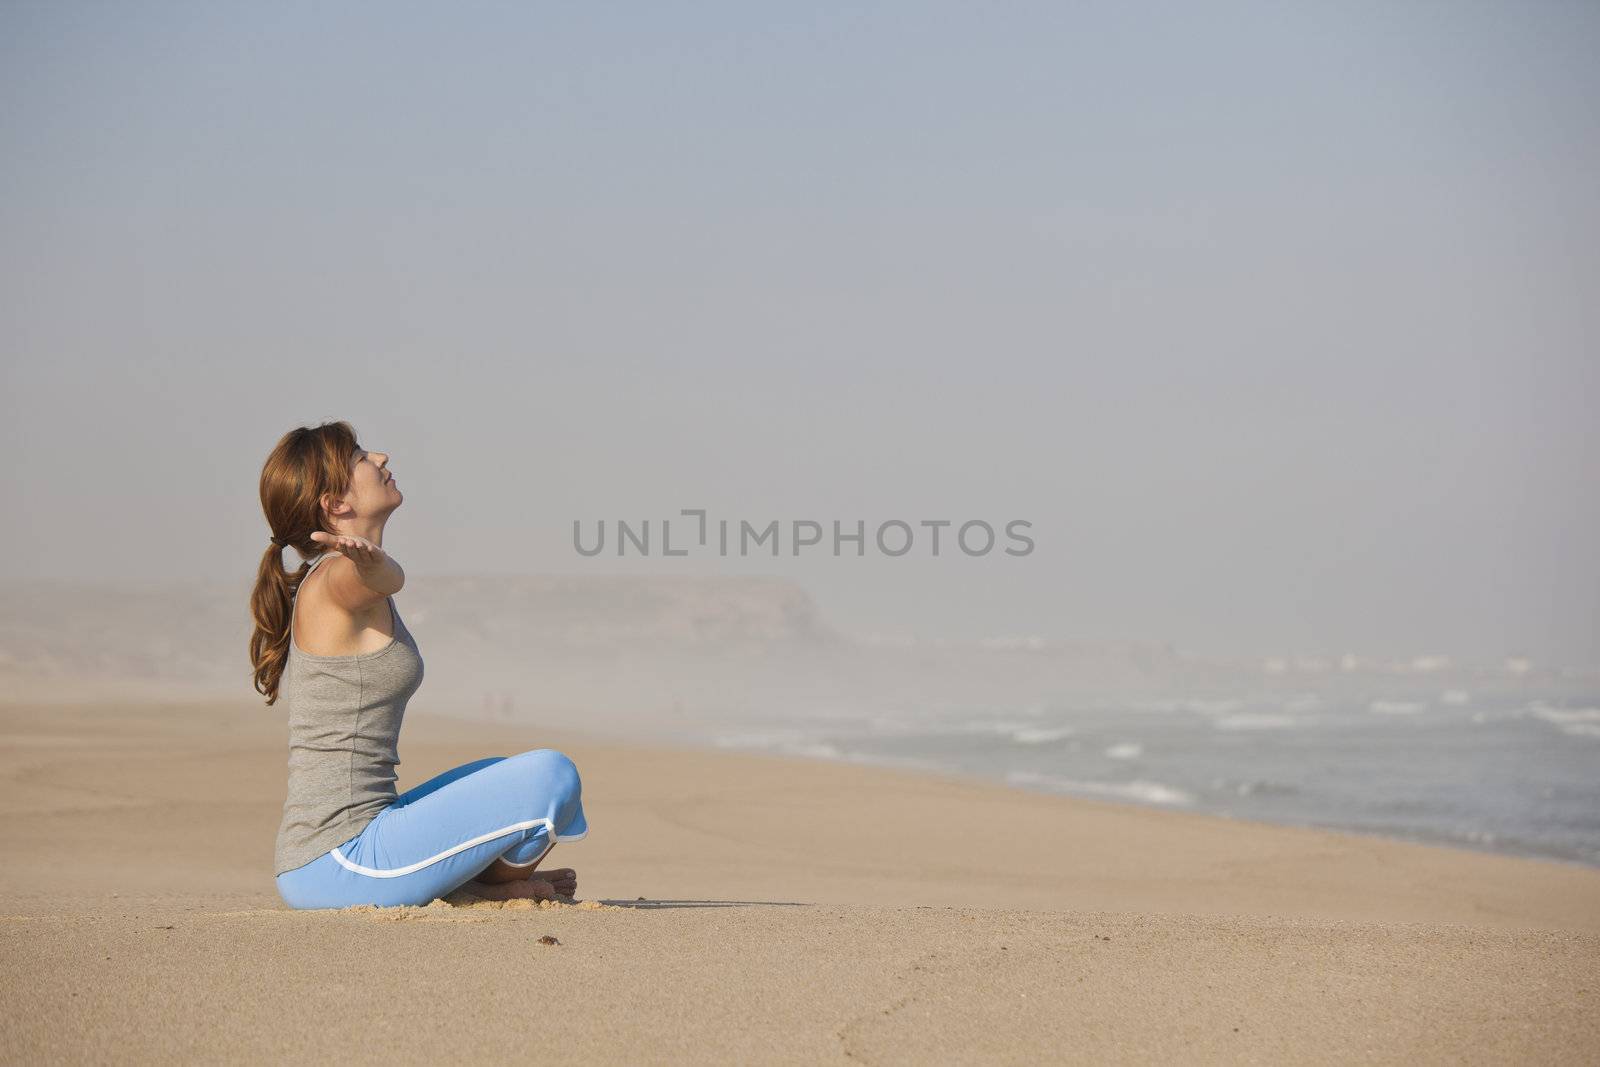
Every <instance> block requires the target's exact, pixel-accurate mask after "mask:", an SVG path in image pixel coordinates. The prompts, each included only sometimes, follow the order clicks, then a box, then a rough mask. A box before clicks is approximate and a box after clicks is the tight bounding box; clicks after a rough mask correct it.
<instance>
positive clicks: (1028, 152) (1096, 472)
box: [0, 2, 1600, 663]
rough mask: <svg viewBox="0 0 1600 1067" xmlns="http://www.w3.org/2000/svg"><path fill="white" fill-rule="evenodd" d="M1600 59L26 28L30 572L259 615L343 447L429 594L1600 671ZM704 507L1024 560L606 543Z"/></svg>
mask: <svg viewBox="0 0 1600 1067" xmlns="http://www.w3.org/2000/svg"><path fill="white" fill-rule="evenodd" d="M1597 52H1600V7H1597V6H1596V5H1593V4H1582V3H1570V4H1552V3H1530V2H1512V3H1504V4H1492V5H1486V4H1467V3H1457V2H1451V3H1439V4H1424V3H1407V4H1392V3H1374V4H1358V3H1346V2H1338V3H1335V2H1328V3H1322V4H1306V5H1290V4H1283V3H1267V4H1260V5H1218V4H1212V5H1199V4H1187V3H1184V4H1173V5H1170V6H1165V5H1163V6H1150V5H1136V4H1125V3H1108V4H1093V5H1083V4H1076V5H1074V4H1061V3H1042V4H1011V5H976V4H972V5H943V4H929V3H920V4H865V5H864V4H849V5H842V4H841V5H831V4H799V5H751V4H742V3H741V4H710V3H696V4H689V5H666V4H636V5H584V4H545V5H535V4H521V3H516V4H443V3H439V4H433V5H399V4H393V3H383V4H377V3H373V4H320V3H319V4H309V3H306V4H292V3H291V4H285V3H270V4H269V3H257V4H253V5H244V4H226V3H221V4H218V3H195V4H137V3H119V4H84V3H79V4H69V3H59V2H51V3H40V4H28V3H17V2H8V3H6V4H5V5H4V6H3V7H0V181H3V189H0V191H3V195H0V345H3V359H4V370H3V400H0V403H3V412H0V414H3V423H0V425H3V429H0V434H3V443H4V449H5V456H6V459H5V463H4V470H3V475H0V477H3V481H0V492H3V494H4V500H5V503H6V509H5V510H6V516H5V517H6V521H5V523H4V532H3V534H0V537H3V538H4V544H3V547H4V555H3V563H0V577H18V576H23V575H33V574H44V575H52V576H66V575H80V576H85V577H89V578H102V577H113V576H118V577H132V576H135V575H148V574H151V573H154V572H161V571H166V572H169V573H174V574H182V575H185V576H192V577H200V578H219V579H223V578H226V579H236V580H241V581H242V580H244V578H246V577H247V576H248V575H249V574H251V573H252V572H253V570H254V567H255V565H256V562H257V560H258V558H259V554H260V552H261V551H262V549H263V548H264V547H266V544H267V537H268V532H267V529H266V525H265V521H264V520H263V518H262V516H261V511H260V505H259V501H258V498H257V496H256V489H257V478H258V475H259V471H260V466H261V462H262V460H263V459H264V458H265V455H266V453H267V451H268V450H269V449H270V448H271V446H272V444H273V443H274V442H275V441H276V440H277V438H278V437H279V436H280V435H281V434H282V433H283V432H284V431H286V430H287V429H289V428H290V427H293V426H296V425H300V424H308V423H315V422H319V421H322V420H324V419H329V418H346V419H349V420H351V421H352V423H353V424H354V425H355V426H356V428H357V430H358V431H359V432H360V434H361V436H362V440H363V443H364V444H366V445H367V446H368V447H371V448H374V449H383V450H387V451H389V452H390V453H391V454H392V456H393V460H392V467H393V469H394V470H395V471H396V472H397V474H398V475H399V480H400V484H401V486H402V489H403V491H404V492H405V494H406V497H407V500H406V504H405V505H404V506H403V507H402V508H401V510H400V511H399V512H397V514H396V515H395V517H394V519H393V520H392V522H391V524H390V526H389V529H388V532H387V534H386V538H385V542H386V544H387V546H388V547H389V548H390V549H391V550H393V551H394V553H395V554H396V556H397V557H399V558H400V559H401V560H402V562H403V563H404V564H405V565H406V567H407V569H408V570H410V571H411V572H412V573H414V574H422V573H437V572H466V571H480V572H481V571H488V572H492V571H517V572H541V571H570V572H578V573H600V572H606V571H619V570H627V571H634V572H643V573H652V574H667V573H680V572H681V573H720V574H728V573H761V574H781V575H787V576H791V577H794V578H796V579H797V580H799V581H801V582H802V583H804V585H805V586H806V587H807V588H808V589H810V590H811V592H812V593H813V594H814V595H815V597H816V598H817V600H818V602H819V604H820V605H821V607H822V609H823V611H824V612H825V613H826V614H827V616H828V617H829V618H830V619H832V620H833V621H834V622H836V623H837V624H839V625H840V626H841V627H842V628H844V629H846V630H849V631H852V632H856V633H883V634H914V635H922V636H928V637H945V636H948V637H973V636H981V635H992V634H1041V635H1047V636H1056V637H1066V638H1133V639H1151V640H1165V641H1171V642H1173V643H1175V644H1176V645H1177V646H1178V647H1180V648H1183V649H1189V650H1194V651H1197V652H1202V653H1219V654H1267V653H1293V652H1325V653H1337V652H1342V651H1345V650H1353V651H1357V652H1365V653H1375V654H1403V655H1413V654H1420V653H1434V652H1444V653H1453V654H1455V655H1458V656H1461V657H1467V658H1473V657H1493V656H1499V655H1502V654H1505V653H1510V652H1524V653H1528V654H1532V655H1534V656H1535V657H1537V658H1544V659H1555V660H1559V661H1565V662H1588V663H1592V662H1597V661H1600V553H1597V551H1596V548H1595V544H1596V541H1597V535H1600V478H1597V474H1600V431H1597V425H1600V422H1597V419H1596V417H1595V412H1594V408H1595V401H1596V387H1597V386H1600V373H1597V363H1600V352H1597V350H1596V340H1595V339H1596V337H1597V336H1600V269H1597V268H1600V251H1597V249H1600V205H1597V198H1596V196H1595V189H1596V187H1597V182H1600V177H1597V176H1600V119H1597V116H1600V73H1597V71H1600V65H1597V64H1596V63H1595V61H1594V57H1595V55H1596V54H1597ZM695 507H703V508H707V509H709V510H710V512H711V514H712V516H713V518H716V517H727V518H732V519H734V520H737V519H740V518H745V519H749V520H750V521H752V522H754V523H758V524H764V523H765V522H767V521H768V520H770V519H780V520H784V521H785V522H787V521H789V520H793V519H814V520H818V521H822V522H825V523H829V522H831V521H832V520H834V519H839V520H841V521H843V522H846V523H848V524H852V525H853V523H854V522H855V520H857V519H863V520H866V521H867V522H868V525H869V529H870V528H871V527H872V526H875V525H876V524H877V523H878V522H881V521H883V520H886V519H894V518H898V519H903V520H905V521H908V522H911V523H913V524H915V523H916V522H918V521H920V520H923V519H951V520H954V521H956V522H962V521H965V520H969V519H984V520H988V521H990V522H992V523H994V524H995V525H997V526H999V525H1003V524H1004V523H1005V522H1006V521H1009V520H1011V519H1025V520H1028V521H1030V522H1032V523H1033V528H1032V531H1031V534H1032V536H1033V537H1034V539H1035V542H1036V546H1037V547H1036V549H1035V551H1034V552H1033V553H1032V555H1030V556H1027V557H1023V558H1014V557H1008V556H1005V555H1003V554H1001V553H999V552H998V551H997V552H995V553H992V554H991V555H989V556H986V557H983V558H967V557H964V556H962V555H961V554H959V553H954V554H952V553H949V552H948V549H947V550H946V552H945V554H943V555H941V557H940V558H938V559H934V558H931V557H930V556H928V555H927V554H926V553H925V552H924V551H921V550H920V546H918V548H916V549H914V550H913V551H912V553H911V554H909V555H907V556H905V557H902V558H899V559H890V558H885V557H883V556H881V555H878V554H876V552H871V553H869V555H868V556H867V557H866V558H864V559H856V558H853V557H846V558H841V559H836V558H833V557H832V556H831V555H824V554H820V553H813V554H812V555H811V556H802V557H801V558H799V559H795V558H793V557H791V556H789V555H788V554H787V545H785V554H784V555H783V556H782V557H780V558H779V559H777V560H774V559H772V558H771V557H770V556H767V557H760V558H752V559H745V560H740V559H737V558H732V559H719V558H717V557H716V556H714V555H699V556H691V557H689V558H687V559H681V560H680V559H670V560H669V559H663V558H660V557H659V556H658V557H654V558H650V559H642V560H636V559H624V560H618V559H617V558H616V557H615V556H614V555H609V556H601V557H598V558H595V559H586V558H583V557H580V556H579V555H578V554H577V553H576V552H575V551H574V550H573V548H572V522H573V520H574V519H583V520H585V521H586V524H588V528H590V529H592V524H593V522H594V521H595V520H597V519H599V518H606V519H608V520H612V521H614V520H615V519H616V518H618V517H626V518H630V519H633V520H635V521H638V520H642V519H645V518H653V519H656V520H658V521H659V519H660V518H663V517H672V516H676V515H677V512H678V510H679V509H681V508H695ZM674 532H675V535H676V533H677V530H676V528H675V531H674ZM657 535H658V536H659V531H657ZM289 557H290V559H294V555H293V553H292V552H291V553H290V554H289ZM241 610H243V609H242V608H241Z"/></svg>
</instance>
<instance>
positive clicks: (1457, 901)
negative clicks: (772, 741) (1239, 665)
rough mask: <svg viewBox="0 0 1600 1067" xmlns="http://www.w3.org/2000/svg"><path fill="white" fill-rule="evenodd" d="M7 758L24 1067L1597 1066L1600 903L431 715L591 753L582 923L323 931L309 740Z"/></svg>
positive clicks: (408, 777) (73, 713)
mask: <svg viewBox="0 0 1600 1067" xmlns="http://www.w3.org/2000/svg"><path fill="white" fill-rule="evenodd" d="M0 736H3V738H4V743H3V744H0V816H3V818H0V827H3V829H0V834H3V840H0V845H3V848H4V853H5V857H6V860H5V863H4V864H3V865H0V1009H3V1013H4V1014H3V1017H4V1020H5V1025H4V1027H3V1029H0V1059H3V1060H4V1062H7V1063H35V1062H69V1061H70V1062H82V1061H85V1060H89V1061H97V1062H99V1061H117V1062H144V1061H152V1060H158V1059H159V1060H173V1059H177V1060H182V1061H196V1060H198V1061H217V1060H228V1061H242V1062H262V1061H278V1060H282V1059H285V1058H291V1057H293V1058H301V1057H306V1058H317V1059H333V1058H338V1059H340V1060H345V1061H351V1062H376V1061H380V1060H382V1061H396V1060H398V1061H401V1062H414V1061H420V1060H434V1059H438V1058H441V1057H449V1058H452V1059H463V1058H467V1057H478V1056H484V1055H501V1056H518V1055H528V1054H534V1055H543V1056H558V1057H574V1058H578V1057H581V1060H579V1061H577V1062H651V1063H690V1062H695V1063H704V1062H708V1061H709V1062H728V1063H858V1064H859V1063H869V1064H871V1063H922V1062H935V1061H937V1062H940V1063H950V1062H955V1063H1038V1062H1041V1061H1055V1062H1059V1061H1063V1060H1065V1061H1081V1062H1152V1061H1175V1060H1176V1061H1183V1062H1200V1063H1205V1062H1229V1063H1235V1062H1261V1063H1279V1062H1340V1063H1344V1062H1350V1061H1352V1060H1355V1061H1362V1062H1384V1063H1388V1062H1402V1061H1404V1062H1408V1063H1416V1062H1423V1063H1445V1062H1450V1063H1460V1062H1469V1063H1526V1062H1561V1063H1577V1062H1600V1010H1597V1009H1600V871H1596V870H1591V869H1586V868H1581V867H1576V866H1569V865H1564V864H1555V863H1543V862H1535V861H1529V860H1519V859H1511V858H1506V857H1500V856H1493V855H1487V854H1480V853H1474V852H1467V851H1459V850H1453V849H1444V848H1435V847H1427V846H1420V845H1411V844H1405V843H1400V842H1393V841H1385V840H1380V839H1377V838H1370V837H1361V836H1354V835H1346V834H1336V833H1329V832H1323V831H1313V830H1301V829H1292V828H1282V827H1269V826H1262V825H1259V824H1253V823H1245V822H1236V821H1231V820H1227V819H1220V818H1214V817H1208V816H1199V815H1193V814H1186V813H1179V812H1169V811H1158V810H1150V809H1142V808H1134V807H1127V806H1121V805H1116V804H1108V803H1101V802H1095V801H1084V800H1076V799H1069V798H1063V797H1053V796H1044V795H1035V794H1028V793H1023V792H1018V791H1014V790H1009V789H1005V788H1002V787H999V786H992V785H988V784H985V783H981V782H977V781H972V780H964V779H956V778H948V777H938V776H930V775H923V774H915V773H908V772H899V771H890V770H882V769H877V768H865V767H859V766H850V765H834V764H827V763H820V762H810V761H803V760H788V759H779V758H770V757H763V756H754V755H747V754H736V753H728V752H697V751H690V750H675V749H661V748H653V749H651V748H641V747H634V746H629V745H625V744H619V743H616V742H613V741H607V740H600V739H595V738H585V737H583V736H581V735H578V734H575V733H571V732H559V733H558V732H544V731H539V730H512V729H509V728H507V727H504V726H498V725H496V726H488V725H482V724H475V723H469V722H464V721H456V720H451V719H448V718H443V717H439V716H432V717H430V716H429V715H427V714H425V713H421V712H418V711H416V710H413V712H412V713H411V714H410V715H409V716H408V720H407V725H406V731H405V734H404V735H403V737H402V742H401V755H402V758H403V763H402V765H401V768H400V770H401V781H400V786H401V788H405V787H407V786H409V785H411V784H414V783H416V782H420V781H422V780H423V779H425V778H427V777H430V776H431V775H433V774H435V773H437V772H438V771H441V770H444V769H446V768H448V767H451V766H454V765H456V764H458V763H461V762H465V761H466V760H469V759H473V758H477V757H479V756H483V755H493V754H510V753H512V752H516V751H521V750H523V749H527V748H537V747H559V748H561V749H563V750H564V751H566V752H568V753H569V754H570V755H572V756H573V758H574V759H575V760H576V761H577V762H578V765H579V767H580V769H581V770H582V772H583V775H584V806H585V810H586V813H587V815H588V817H589V822H590V826H591V833H590V836H589V837H588V838H587V839H586V840H584V841H581V842H574V843H570V844H563V845H560V846H558V848H557V849H556V851H555V852H553V853H552V854H551V860H550V862H551V863H553V864H555V865H558V866H570V867H574V868H576V869H577V870H578V876H579V878H578V881H579V884H578V890H579V894H578V895H579V898H580V899H579V901H578V902H576V903H574V904H571V905H563V906H547V907H540V906H537V905H527V904H522V903H517V904H515V905H512V906H503V905H497V904H494V903H489V902H481V901H476V902H475V901H471V900H469V899H466V898H456V900H457V903H456V904H451V903H450V902H445V901H441V902H436V903H435V904H434V905H432V906H430V907H426V908H387V909H386V908H364V909H348V910H343V911H318V912H295V911H291V910H289V909H288V908H286V907H285V906H284V905H283V904H282V902H281V901H280V900H279V899H278V897H277V894H276V892H275V891H274V889H273V884H272V878H271V857H272V839H273V834H274V832H275V830H276V827H277V821H278V817H279V812H280V808H281V804H282V801H283V792H284V770H285V759H286V750H285V747H284V745H285V739H286V735H285V731H284V728H283V724H282V719H281V710H277V709H265V708H260V707H253V706H251V705H248V704H240V705H238V706H223V705H218V704H215V703H208V704H192V703H175V704H169V705H160V704H139V705H117V704H113V703H108V702H100V703H95V704H87V705H55V706H47V705H32V704H10V705H0ZM641 898H642V899H641ZM542 939H543V940H542Z"/></svg>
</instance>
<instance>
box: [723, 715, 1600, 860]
mask: <svg viewBox="0 0 1600 1067" xmlns="http://www.w3.org/2000/svg"><path fill="white" fill-rule="evenodd" d="M700 740H702V741H704V742H709V743H711V744H714V745H716V746H719V747H724V748H735V749H745V750H753V751H767V752H774V753H781V754H786V755H794V756H804V757H810V758H815V759H827V760H843V761H851V762H860V763H867V764H874V765H882V766H900V767H909V768H920V769H923V770H930V771H938V772H949V773H957V774H966V775H975V776H978V777H981V778H985V779H989V780H992V781H996V782H1000V783H1004V784H1007V785H1010V786H1013V787H1017V788H1022V789H1031V790H1039V791H1045V792H1053V793H1062V794H1067V795H1071V796H1081V797H1091V798H1096V799H1101V800H1111V801H1119V802H1126V803H1133V804H1144V805H1150V806H1152V807H1158V808H1168V809H1179V810H1187V811H1195V812H1205V813H1210V814H1214V815H1222V816H1228V817H1233V818H1239V819H1250V820H1256V821H1261V822H1269V823H1282V824H1288V825H1295V826H1316V827H1326V828H1333V829H1339V830H1349V831H1355V832H1359V833H1371V834H1380V835H1383V836H1387V837H1394V838H1401V839H1405V840H1410V841H1418V842H1427V843H1434V844H1444V845H1455V846H1462V847H1468V848H1476V849H1481V850H1487V851H1494V852H1503V853H1506V854H1510V855H1518V856H1530V857H1539V858H1544V859H1554V860H1564V861H1569V862H1575V863H1581V864H1587V865H1592V866H1600V698H1595V699H1583V700H1573V699H1571V698H1570V696H1569V697H1564V698H1560V699H1549V700H1540V699H1535V700H1528V699H1526V698H1525V696H1524V697H1519V698H1510V697H1505V696H1499V697H1475V696H1474V695H1473V694H1471V693H1468V692H1466V691H1463V690H1445V691H1442V692H1438V693H1436V694H1433V695H1432V696H1430V697H1428V698H1425V699H1422V698H1418V697H1416V696H1415V695H1407V696H1406V697H1405V698H1403V699H1401V698H1395V697H1385V696H1382V695H1373V694H1363V695H1360V696H1352V695H1350V694H1340V695H1337V696H1334V695H1329V694H1319V693H1316V692H1305V693H1301V694H1297V695H1292V696H1289V697H1283V696H1276V697H1270V698H1266V697H1258V698H1232V697H1229V698H1212V699H1203V700H1201V699H1183V698H1171V699H1112V698H1108V699H1081V700H1073V701H1061V702H1056V703H1049V702H1044V703H1036V704H1032V705H1028V706H1025V707H1021V708H1009V709H997V708H976V707H968V708H941V709H937V710H926V709H924V710H897V711H884V712H872V713H866V714H864V713H861V712H860V711H827V710H823V711H819V712H817V713H816V714H812V715H807V716H805V717H804V718H803V719H802V718H795V719H792V720H777V721H771V722H764V723H763V724H762V725H761V727H760V728H757V729H742V730H741V729H734V730H720V731H716V732H714V733H708V734H707V735H706V736H704V737H702V738H700Z"/></svg>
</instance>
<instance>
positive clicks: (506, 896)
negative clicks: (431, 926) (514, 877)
mask: <svg viewBox="0 0 1600 1067" xmlns="http://www.w3.org/2000/svg"><path fill="white" fill-rule="evenodd" d="M463 888H465V889H466V890H467V891H469V892H470V893H471V894H472V895H473V896H475V897H479V898H481V899H483V900H522V899H527V900H554V899H556V896H557V894H556V889H555V886H553V885H551V884H550V883H549V882H545V881H541V880H540V879H537V878H529V879H526V880H524V881H521V882H495V883H493V884H490V883H487V882H476V881H474V882H468V883H467V884H466V885H465V886H464V887H463Z"/></svg>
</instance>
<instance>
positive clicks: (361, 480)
mask: <svg viewBox="0 0 1600 1067" xmlns="http://www.w3.org/2000/svg"><path fill="white" fill-rule="evenodd" d="M388 468H389V456H388V454H387V453H384V452H368V451H367V450H366V449H364V448H361V447H359V446H357V448H356V450H355V452H354V454H352V456H351V457H350V488H349V490H347V491H346V492H345V494H344V499H345V503H347V504H349V505H350V507H351V509H352V510H354V511H355V513H356V514H357V515H362V516H369V515H384V514H387V513H389V512H391V511H393V510H394V509H395V508H397V507H399V506H400V504H401V503H402V502H403V501H404V500H405V497H404V496H402V495H401V494H400V486H399V485H398V484H396V482H395V479H394V477H393V475H391V474H390V473H389V469H388Z"/></svg>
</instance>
